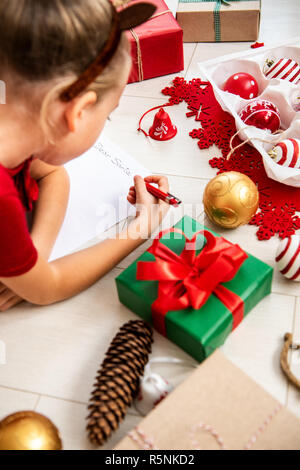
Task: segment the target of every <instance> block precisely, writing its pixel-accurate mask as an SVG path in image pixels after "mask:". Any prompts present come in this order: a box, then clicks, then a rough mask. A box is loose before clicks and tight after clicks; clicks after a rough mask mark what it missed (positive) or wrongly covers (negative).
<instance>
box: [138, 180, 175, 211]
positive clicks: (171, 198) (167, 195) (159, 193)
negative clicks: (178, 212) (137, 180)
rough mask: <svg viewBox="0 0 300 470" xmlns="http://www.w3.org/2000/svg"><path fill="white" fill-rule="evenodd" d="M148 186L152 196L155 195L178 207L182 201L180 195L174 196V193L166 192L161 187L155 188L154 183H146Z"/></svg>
mask: <svg viewBox="0 0 300 470" xmlns="http://www.w3.org/2000/svg"><path fill="white" fill-rule="evenodd" d="M146 188H147V191H148V192H149V193H150V194H152V196H155V197H157V198H158V199H161V200H162V201H164V202H167V203H168V204H170V206H174V207H178V206H179V205H180V204H181V203H182V201H181V200H180V199H178V197H176V196H173V194H170V193H164V192H163V191H161V190H160V189H158V188H155V186H152V184H149V183H146Z"/></svg>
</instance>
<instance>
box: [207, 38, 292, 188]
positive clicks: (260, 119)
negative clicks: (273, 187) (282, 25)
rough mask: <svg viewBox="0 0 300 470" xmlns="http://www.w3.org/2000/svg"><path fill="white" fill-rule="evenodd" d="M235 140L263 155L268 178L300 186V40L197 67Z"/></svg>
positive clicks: (232, 55) (224, 58)
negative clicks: (226, 117)
mask: <svg viewBox="0 0 300 470" xmlns="http://www.w3.org/2000/svg"><path fill="white" fill-rule="evenodd" d="M199 68H200V76H201V78H204V79H207V80H208V81H210V83H211V84H212V86H213V88H214V93H215V96H216V99H217V100H218V102H219V103H220V105H221V106H222V108H223V109H224V110H225V111H228V112H229V113H230V114H232V116H233V117H234V118H235V123H236V128H237V131H238V136H239V137H240V138H241V139H242V140H244V141H247V142H249V143H250V144H251V145H253V146H254V147H255V148H256V149H257V150H258V151H259V152H260V154H261V155H262V158H263V162H264V166H265V169H266V172H267V175H268V176H269V177H270V178H272V179H274V180H276V181H279V182H280V183H283V184H286V185H289V186H295V187H299V188H300V38H299V39H298V40H294V41H293V44H286V45H281V46H278V47H272V48H266V47H262V48H260V49H255V50H250V51H246V52H244V53H238V54H231V55H230V56H225V57H223V58H218V59H213V60H210V61H207V62H203V63H200V64H199Z"/></svg>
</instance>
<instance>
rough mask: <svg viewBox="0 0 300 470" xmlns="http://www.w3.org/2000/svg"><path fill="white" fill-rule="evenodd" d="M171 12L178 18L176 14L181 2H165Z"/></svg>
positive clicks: (174, 0) (172, 0) (177, 0)
mask: <svg viewBox="0 0 300 470" xmlns="http://www.w3.org/2000/svg"><path fill="white" fill-rule="evenodd" d="M165 2H166V4H167V6H168V8H169V10H171V12H172V13H173V16H174V18H176V13H177V10H178V4H179V0H165Z"/></svg>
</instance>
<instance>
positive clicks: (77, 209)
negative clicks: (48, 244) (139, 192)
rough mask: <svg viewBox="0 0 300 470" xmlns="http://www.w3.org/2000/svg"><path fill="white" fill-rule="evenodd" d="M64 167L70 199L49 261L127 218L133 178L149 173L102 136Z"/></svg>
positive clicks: (67, 252)
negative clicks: (128, 198) (128, 197)
mask: <svg viewBox="0 0 300 470" xmlns="http://www.w3.org/2000/svg"><path fill="white" fill-rule="evenodd" d="M65 168H66V170H67V171H68V173H69V177H70V183H71V190H70V199H69V205H68V209H67V214H66V217H65V220H64V223H63V226H62V228H61V231H60V234H59V236H58V239H57V241H56V244H55V246H54V249H53V251H52V254H51V258H50V259H51V260H53V259H57V258H61V257H62V256H65V255H67V254H69V253H71V252H73V251H75V250H76V249H78V248H79V247H81V246H82V245H84V244H85V243H87V242H88V241H90V240H92V239H93V238H96V237H97V236H99V235H101V234H102V233H103V232H104V231H106V230H108V229H109V228H111V227H112V226H113V225H115V224H116V223H118V222H120V221H122V220H124V219H125V218H127V216H128V214H129V212H130V208H131V206H130V204H129V203H128V202H127V199H126V198H127V194H128V190H129V188H130V186H132V185H133V177H134V176H135V175H137V174H138V175H141V176H143V177H145V176H148V175H149V174H150V173H151V172H149V171H148V170H146V168H144V167H143V166H142V165H140V164H139V163H138V162H137V161H136V160H135V159H134V158H132V157H131V156H130V155H129V154H127V153H126V152H124V150H122V149H121V148H120V147H118V146H117V145H115V144H114V143H113V142H111V141H110V140H108V139H107V138H106V137H105V138H104V137H102V136H101V137H100V139H99V140H98V141H97V142H96V144H95V145H94V146H93V147H92V148H91V149H90V150H89V151H88V152H86V153H85V154H83V155H82V156H80V157H78V158H76V159H75V160H72V161H71V162H69V163H67V164H66V165H65Z"/></svg>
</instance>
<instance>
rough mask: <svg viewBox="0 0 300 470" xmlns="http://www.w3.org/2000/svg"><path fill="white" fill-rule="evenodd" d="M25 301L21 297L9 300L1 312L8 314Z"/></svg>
mask: <svg viewBox="0 0 300 470" xmlns="http://www.w3.org/2000/svg"><path fill="white" fill-rule="evenodd" d="M22 301H23V299H21V298H20V297H17V296H14V297H12V298H11V299H9V300H8V301H7V302H6V303H5V304H4V305H2V307H1V308H0V311H1V312H6V311H7V310H9V309H10V308H12V307H15V306H16V305H18V304H20V303H21V302H22Z"/></svg>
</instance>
